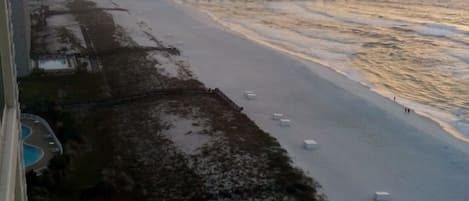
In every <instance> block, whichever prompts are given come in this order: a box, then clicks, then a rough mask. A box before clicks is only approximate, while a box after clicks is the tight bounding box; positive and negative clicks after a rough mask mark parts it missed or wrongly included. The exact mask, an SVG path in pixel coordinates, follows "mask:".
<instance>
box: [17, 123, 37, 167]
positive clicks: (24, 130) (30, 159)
mask: <svg viewBox="0 0 469 201" xmlns="http://www.w3.org/2000/svg"><path fill="white" fill-rule="evenodd" d="M29 135H31V129H30V128H28V127H26V126H21V139H23V140H24V139H25V138H27V137H28V136H29ZM41 157H42V150H41V149H39V148H37V147H34V146H31V145H27V144H24V143H23V162H24V166H25V167H28V166H31V165H33V164H34V163H36V162H38V161H39V160H40V159H41Z"/></svg>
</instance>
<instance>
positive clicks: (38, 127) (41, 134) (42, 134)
mask: <svg viewBox="0 0 469 201" xmlns="http://www.w3.org/2000/svg"><path fill="white" fill-rule="evenodd" d="M21 123H22V124H23V125H24V126H27V127H29V128H31V132H32V133H31V135H29V137H28V138H26V140H25V141H24V142H25V143H26V144H29V145H34V146H37V147H39V148H41V149H42V151H43V152H44V155H43V157H42V158H41V159H40V160H39V161H38V162H36V163H35V164H34V165H31V166H29V167H25V169H26V172H27V171H30V170H40V169H42V168H45V167H46V166H47V164H48V163H49V161H50V160H51V159H52V158H53V157H54V155H55V154H54V153H53V152H52V149H53V148H55V147H56V146H57V145H54V146H51V145H49V141H53V140H52V139H48V138H47V135H48V134H49V132H48V131H47V129H46V127H45V126H44V125H42V124H41V123H35V122H34V121H33V120H29V119H22V120H21Z"/></svg>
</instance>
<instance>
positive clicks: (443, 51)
mask: <svg viewBox="0 0 469 201" xmlns="http://www.w3.org/2000/svg"><path fill="white" fill-rule="evenodd" d="M182 2H184V3H188V4H192V5H193V6H196V7H198V8H200V9H201V10H203V11H205V12H207V13H209V14H210V15H211V16H212V17H214V18H216V19H217V21H219V22H220V23H223V24H224V25H225V27H227V26H228V27H230V29H232V30H233V31H236V32H239V33H242V34H243V35H245V36H249V38H250V39H255V40H256V41H260V42H262V43H264V44H268V45H269V46H271V47H274V48H277V49H281V50H282V51H283V52H289V53H291V54H292V55H301V57H302V58H306V57H307V58H308V60H310V61H314V62H317V63H320V64H322V65H324V66H327V67H329V68H332V69H334V70H335V71H337V72H338V73H341V74H343V75H345V76H347V77H348V78H350V79H352V80H355V81H357V82H360V83H362V84H363V85H366V86H367V87H369V88H370V89H371V90H373V91H375V92H377V93H379V94H381V95H383V96H386V97H389V98H390V99H393V98H394V97H396V101H397V102H398V103H400V104H402V105H403V106H406V107H409V108H411V109H412V110H413V111H415V112H417V113H419V114H421V115H424V116H427V117H429V118H431V119H432V120H434V121H436V122H437V123H439V124H440V125H441V126H442V127H443V128H445V129H446V130H447V131H449V132H450V133H452V134H453V135H454V136H457V137H458V136H459V137H458V138H459V139H462V140H465V141H468V142H469V1H466V0H445V1H443V0H407V1H401V0H337V1H332V0H329V1H326V0H318V1H286V0H284V1H262V0H258V1H229V0H212V1H206V0H183V1H182ZM286 67H287V66H286Z"/></svg>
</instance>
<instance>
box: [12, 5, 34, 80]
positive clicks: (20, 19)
mask: <svg viewBox="0 0 469 201" xmlns="http://www.w3.org/2000/svg"><path fill="white" fill-rule="evenodd" d="M9 1H10V6H11V10H12V12H11V20H12V23H13V41H14V44H15V63H16V70H17V76H18V77H23V76H26V75H29V73H31V69H32V68H31V61H30V51H31V23H30V15H29V10H28V4H27V1H26V0H9Z"/></svg>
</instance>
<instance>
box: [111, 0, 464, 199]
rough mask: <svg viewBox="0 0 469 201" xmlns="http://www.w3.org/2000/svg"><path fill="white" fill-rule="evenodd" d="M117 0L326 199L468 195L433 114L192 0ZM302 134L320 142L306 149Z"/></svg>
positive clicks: (458, 151)
mask: <svg viewBox="0 0 469 201" xmlns="http://www.w3.org/2000/svg"><path fill="white" fill-rule="evenodd" d="M117 3H122V5H120V6H122V7H124V8H127V9H129V11H130V12H132V13H133V16H134V17H136V18H137V19H138V20H140V22H141V23H146V25H148V27H149V29H150V31H151V33H152V34H154V35H155V36H156V37H161V38H163V39H164V41H165V42H166V43H167V44H176V47H178V48H179V49H180V50H181V52H182V55H183V57H184V59H185V60H187V61H190V65H191V70H193V72H194V75H196V76H197V78H198V79H199V80H200V81H201V82H203V83H205V84H206V86H207V87H209V88H210V87H218V88H220V89H221V90H223V91H224V92H225V93H226V94H227V96H229V97H230V98H231V99H232V100H233V101H235V102H236V103H237V104H239V105H240V106H241V107H244V110H243V111H244V113H245V114H246V115H247V116H249V118H250V119H252V120H253V121H254V122H255V123H256V124H257V125H258V126H259V127H260V128H261V129H262V130H264V131H265V132H267V133H269V134H270V135H271V136H272V137H275V138H276V140H277V141H278V142H279V143H280V144H281V146H282V148H283V149H286V150H287V152H288V155H289V157H290V158H291V160H292V164H293V165H294V166H296V167H299V168H301V169H302V170H303V171H304V172H306V173H307V174H308V175H309V176H311V177H313V178H314V179H315V180H316V181H318V182H319V184H321V186H322V187H323V188H321V192H324V194H326V195H327V196H328V198H329V200H331V201H341V200H350V199H352V200H370V199H372V198H371V197H372V194H373V193H374V192H375V191H387V192H390V193H391V195H392V197H393V199H396V200H428V201H440V200H464V199H463V198H466V197H467V196H469V194H468V192H467V191H466V189H463V188H462V186H467V185H469V183H468V181H469V178H468V174H467V170H465V169H464V168H462V167H467V165H469V161H466V160H465V159H466V158H467V156H468V155H469V148H468V147H467V144H466V143H464V142H462V141H460V140H458V139H456V138H454V137H452V136H450V135H448V134H447V133H446V132H445V131H444V130H442V128H441V127H440V126H438V125H437V124H436V123H435V122H433V121H431V120H430V119H428V118H424V117H422V116H420V115H404V112H403V108H402V106H400V105H397V104H395V103H393V102H392V100H390V99H389V98H385V97H383V96H381V95H379V94H377V93H375V92H372V91H370V89H369V88H367V87H365V86H363V85H360V84H358V83H356V82H355V81H352V80H350V79H344V77H343V76H341V75H340V74H338V73H337V72H334V71H333V70H332V69H330V68H325V67H323V66H320V65H317V64H315V63H313V62H308V61H305V60H303V59H298V58H296V57H292V56H291V55H287V54H285V53H282V52H279V51H276V50H273V49H272V48H267V47H265V46H264V45H260V44H258V43H255V42H252V41H251V40H247V39H246V38H245V37H242V36H240V34H237V33H233V32H231V31H227V30H226V29H225V28H223V27H221V26H220V25H219V24H217V23H216V22H214V21H213V20H212V19H210V17H209V16H207V15H205V14H203V13H201V12H200V11H199V10H197V9H194V8H193V7H192V6H180V4H178V3H177V2H174V1H172V0H170V1H169V0H168V1H161V2H159V3H158V4H155V3H153V2H151V1H148V0H137V1H136V2H133V3H132V4H128V3H126V2H121V1H119V0H117ZM150 8H151V9H150ZM129 26H130V25H129ZM245 90H254V91H255V92H256V94H257V95H258V96H257V98H256V100H246V98H245V97H244V96H243V95H242V93H243V91H245ZM274 112H281V113H283V114H285V115H286V116H287V117H288V118H289V119H291V126H290V127H281V126H279V125H278V122H276V121H273V120H272V119H271V115H272V113H274ZM305 139H314V140H316V141H317V142H318V144H319V148H318V149H317V150H314V151H305V150H304V149H303V148H302V142H303V140H305ZM428 175H432V177H428ZM436 183H437V184H438V185H435V184H436Z"/></svg>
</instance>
